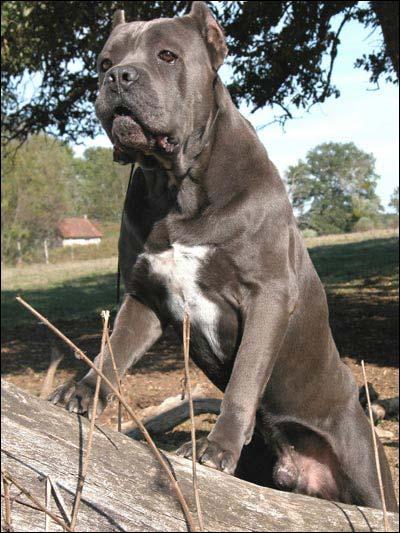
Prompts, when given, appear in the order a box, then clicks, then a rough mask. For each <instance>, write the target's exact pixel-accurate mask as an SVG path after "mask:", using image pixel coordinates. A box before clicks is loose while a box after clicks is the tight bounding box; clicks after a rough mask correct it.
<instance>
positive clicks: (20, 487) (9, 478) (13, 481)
mask: <svg viewBox="0 0 400 533" xmlns="http://www.w3.org/2000/svg"><path fill="white" fill-rule="evenodd" d="M1 473H2V475H3V476H4V478H7V480H8V481H9V482H10V483H12V484H13V485H15V486H16V487H17V489H19V490H20V491H21V492H22V493H23V494H25V496H26V497H27V498H28V499H29V500H31V501H32V502H33V503H34V504H35V505H36V507H38V508H39V510H40V511H42V512H43V513H46V514H48V515H49V516H50V517H51V518H52V519H53V520H54V522H56V523H57V524H58V525H59V526H61V527H63V528H64V529H66V530H67V531H72V530H71V529H70V528H69V526H67V524H66V523H65V522H63V521H62V520H61V519H60V518H58V516H56V515H55V514H54V513H51V512H50V511H48V510H47V509H46V507H44V505H42V504H41V503H40V501H39V500H38V499H37V498H35V496H33V495H32V494H31V493H30V492H29V491H28V490H26V489H25V488H24V487H22V485H20V484H19V483H18V481H15V479H14V478H13V477H11V476H10V474H9V473H8V472H4V471H3V470H2V472H1ZM19 503H21V502H19Z"/></svg>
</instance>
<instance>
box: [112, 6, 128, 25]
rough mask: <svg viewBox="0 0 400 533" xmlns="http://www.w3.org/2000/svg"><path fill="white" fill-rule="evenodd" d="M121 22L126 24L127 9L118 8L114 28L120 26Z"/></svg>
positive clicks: (115, 12) (114, 17)
mask: <svg viewBox="0 0 400 533" xmlns="http://www.w3.org/2000/svg"><path fill="white" fill-rule="evenodd" d="M120 24H125V11H124V10H123V9H116V10H115V11H114V16H113V21H112V28H113V29H114V28H115V26H119V25H120Z"/></svg>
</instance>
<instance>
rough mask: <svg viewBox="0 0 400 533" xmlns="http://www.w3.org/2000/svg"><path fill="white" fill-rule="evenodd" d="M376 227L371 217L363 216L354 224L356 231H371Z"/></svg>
mask: <svg viewBox="0 0 400 533" xmlns="http://www.w3.org/2000/svg"><path fill="white" fill-rule="evenodd" d="M374 228H375V223H374V221H373V220H372V219H371V218H369V217H361V218H360V219H359V220H357V222H356V223H355V224H354V231H370V230H373V229H374Z"/></svg>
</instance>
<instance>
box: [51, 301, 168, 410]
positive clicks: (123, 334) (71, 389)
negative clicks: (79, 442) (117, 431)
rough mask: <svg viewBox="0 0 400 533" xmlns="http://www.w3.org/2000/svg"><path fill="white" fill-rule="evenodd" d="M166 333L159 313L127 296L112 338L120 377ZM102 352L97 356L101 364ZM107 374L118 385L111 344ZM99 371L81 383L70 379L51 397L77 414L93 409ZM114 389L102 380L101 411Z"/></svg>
mask: <svg viewBox="0 0 400 533" xmlns="http://www.w3.org/2000/svg"><path fill="white" fill-rule="evenodd" d="M161 334H162V326H161V323H160V321H159V319H158V318H157V316H156V315H155V313H154V312H153V311H152V310H151V309H149V308H148V307H146V306H145V305H144V304H142V303H141V302H139V301H138V300H136V299H135V298H133V297H132V296H130V295H126V296H125V299H124V301H123V303H122V306H121V308H120V310H119V312H118V314H117V317H116V319H115V323H114V330H113V333H112V335H111V337H110V343H111V348H112V352H113V354H114V357H115V363H116V367H117V371H118V375H119V377H121V376H122V375H123V374H124V372H125V370H126V369H127V368H129V367H130V366H132V365H133V364H135V363H136V362H137V361H138V360H139V359H140V358H141V357H142V356H143V355H144V354H145V353H146V351H147V350H148V349H149V348H150V347H151V346H152V345H153V344H154V343H155V342H156V340H157V339H158V338H159V337H160V336H161ZM99 358H100V355H98V356H97V357H96V359H95V364H96V366H97V365H98V364H99ZM103 373H104V375H105V376H106V377H107V379H109V380H110V381H111V382H112V383H113V384H116V376H115V371H114V368H113V364H112V358H111V354H110V350H109V348H108V346H106V348H105V350H104V363H103ZM96 379H97V374H96V372H95V371H94V370H92V369H91V370H89V372H88V373H87V374H86V375H85V376H84V377H83V378H82V379H81V380H80V381H79V382H78V383H71V382H68V383H66V384H64V385H62V386H61V387H59V388H58V389H56V390H55V391H54V392H53V393H52V394H51V395H50V397H49V400H50V401H52V402H53V403H60V404H63V405H65V407H66V408H67V409H68V410H69V411H73V412H76V413H87V412H90V408H91V404H92V402H93V396H94V389H95V385H96ZM110 392H111V391H110V389H109V387H107V385H106V384H105V383H103V382H102V385H101V389H100V397H99V407H98V411H99V412H101V411H102V410H103V409H104V407H105V406H106V403H107V398H108V396H109V394H110Z"/></svg>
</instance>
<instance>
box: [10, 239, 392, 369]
mask: <svg viewBox="0 0 400 533" xmlns="http://www.w3.org/2000/svg"><path fill="white" fill-rule="evenodd" d="M310 255H311V257H312V259H313V262H314V264H315V266H316V268H317V270H318V273H319V274H320V276H321V279H322V281H323V282H324V283H325V286H326V287H327V291H328V299H329V306H330V316H331V325H332V329H333V334H334V338H335V340H336V343H337V345H338V348H339V351H340V353H341V355H342V356H346V357H350V358H353V359H355V360H358V361H360V360H361V359H364V360H365V361H366V362H370V363H376V364H378V365H382V366H388V365H390V366H397V354H398V343H397V331H398V324H397V322H398V320H397V319H398V307H397V292H396V291H395V289H396V288H397V287H398V239H397V238H388V239H375V240H369V241H362V242H356V243H346V244H337V245H329V246H321V247H317V248H313V249H311V250H310ZM17 294H18V293H17V291H3V293H2V304H1V311H2V313H1V314H2V327H1V329H2V339H3V354H2V373H13V374H18V373H19V372H21V371H23V370H24V369H26V367H27V366H29V367H30V368H32V370H33V371H35V372H42V371H45V370H46V368H47V366H48V361H49V351H50V350H49V346H48V343H49V341H48V337H47V334H46V332H45V331H43V329H44V328H43V327H39V326H37V321H36V319H35V318H34V317H33V316H31V315H30V314H29V312H28V311H26V310H25V309H24V308H23V307H22V306H21V305H20V304H18V303H17V302H16V301H15V296H17ZM115 294H116V280H115V275H114V274H109V275H102V276H86V277H82V278H79V279H75V280H72V281H71V282H68V283H64V284H62V285H59V286H57V287H54V288H50V289H46V290H25V291H23V292H21V296H22V297H24V298H25V299H26V300H27V301H28V302H29V303H31V304H32V305H33V306H34V307H35V308H37V309H38V310H39V311H40V312H41V313H42V314H44V315H45V316H46V317H47V318H49V319H50V320H51V321H52V322H54V323H55V324H56V325H57V326H58V327H60V329H61V330H62V331H63V332H64V333H66V334H67V335H68V336H70V337H71V339H72V340H73V341H75V342H76V343H77V344H78V346H79V347H80V348H82V349H83V350H84V351H86V353H87V354H88V355H89V356H91V357H94V356H95V355H96V354H97V351H98V350H99V347H100V337H101V320H100V316H99V314H100V311H101V310H102V309H109V310H110V311H114V312H113V313H112V316H115V310H116V302H115V298H116V296H115ZM59 368H60V370H62V369H70V370H71V369H73V370H76V371H81V370H83V368H84V367H82V364H81V363H79V361H77V360H76V359H75V358H74V357H73V356H72V355H71V354H69V355H68V357H65V358H64V360H63V362H62V363H61V365H60V367H59ZM181 368H182V362H181V346H180V341H179V339H177V338H176V336H175V334H174V333H173V332H172V331H171V330H167V332H166V334H165V335H164V337H163V338H162V339H161V340H160V341H159V342H158V343H157V344H156V345H155V346H154V347H153V348H152V349H151V350H150V352H149V353H148V355H147V356H146V357H144V358H143V359H142V361H141V362H140V363H139V364H138V365H137V366H136V367H135V372H139V373H146V372H147V371H148V370H150V369H151V370H155V371H174V370H177V369H181Z"/></svg>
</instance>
